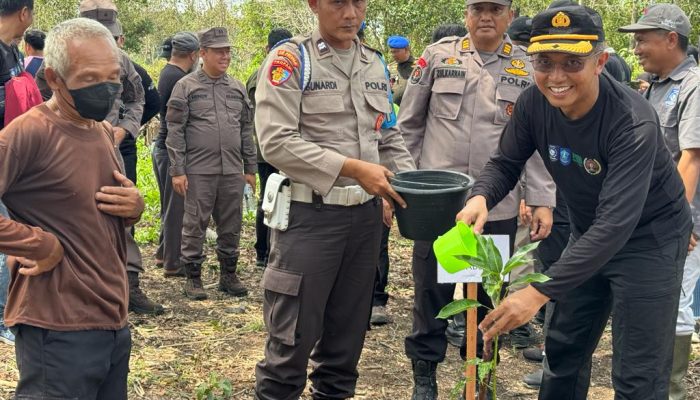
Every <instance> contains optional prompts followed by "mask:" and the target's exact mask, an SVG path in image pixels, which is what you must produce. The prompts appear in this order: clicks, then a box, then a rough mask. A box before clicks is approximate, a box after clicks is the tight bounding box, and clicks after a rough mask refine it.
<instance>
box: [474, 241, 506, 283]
mask: <svg viewBox="0 0 700 400" xmlns="http://www.w3.org/2000/svg"><path fill="white" fill-rule="evenodd" d="M476 239H477V240H478V242H479V246H478V251H477V252H478V253H479V256H481V257H482V259H483V260H484V261H486V265H485V266H484V270H486V271H489V272H496V273H499V274H500V273H501V267H502V263H503V260H502V259H501V258H500V257H497V252H498V249H496V245H495V244H494V243H493V239H491V238H487V237H485V236H482V235H477V236H476Z"/></svg>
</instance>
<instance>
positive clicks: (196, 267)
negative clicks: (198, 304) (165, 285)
mask: <svg viewBox="0 0 700 400" xmlns="http://www.w3.org/2000/svg"><path fill="white" fill-rule="evenodd" d="M185 275H187V280H186V281H185V296H187V298H188V299H192V300H205V299H206V298H207V292H205V291H204V286H202V278H201V276H202V266H201V265H200V264H195V263H187V264H185Z"/></svg>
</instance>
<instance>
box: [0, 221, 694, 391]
mask: <svg viewBox="0 0 700 400" xmlns="http://www.w3.org/2000/svg"><path fill="white" fill-rule="evenodd" d="M242 237H243V240H242V243H241V244H242V253H241V269H242V274H241V275H242V278H243V280H244V282H245V283H246V284H247V285H248V287H249V288H250V289H251V293H250V294H249V296H248V297H246V298H243V299H237V298H231V297H227V296H224V295H222V294H220V293H219V292H217V291H216V289H215V288H214V287H211V288H209V289H208V294H209V300H206V301H202V302H192V301H188V300H186V299H185V298H184V296H183V295H182V288H181V286H182V282H181V281H180V280H177V279H172V278H171V279H165V278H163V277H162V273H161V271H160V270H158V269H156V268H155V267H154V261H153V257H152V254H153V250H154V249H153V247H152V246H146V247H144V248H143V254H144V261H145V263H146V268H147V271H146V273H145V274H144V277H143V278H142V286H143V287H145V288H146V290H147V292H148V294H149V295H150V296H151V297H152V298H154V299H158V300H160V301H161V302H162V303H163V304H164V306H165V307H166V308H167V311H166V313H165V314H164V315H162V316H159V317H155V318H150V317H141V316H137V315H133V314H132V315H130V323H131V331H132V335H133V342H134V345H133V350H132V354H131V373H130V375H129V394H130V396H129V397H130V398H131V399H147V400H156V399H167V400H176V399H197V398H198V396H197V394H198V392H199V394H200V395H201V394H202V393H204V392H205V391H206V390H212V391H213V392H214V393H218V395H217V396H215V397H212V398H213V399H224V398H230V399H252V393H253V386H254V383H255V375H254V374H255V364H256V363H257V362H258V361H259V360H260V359H262V356H263V347H264V343H265V339H266V332H265V327H264V324H263V321H262V290H261V289H260V286H259V282H260V278H261V275H262V271H261V270H260V269H258V268H256V267H255V263H254V260H255V252H254V250H253V242H254V237H255V236H254V228H253V227H252V226H251V224H250V223H247V224H246V226H245V228H244V232H243V235H242ZM210 250H211V249H210ZM390 252H391V273H390V277H389V288H388V290H389V293H390V295H391V299H390V300H389V311H390V313H391V315H392V316H393V318H394V323H392V324H389V325H386V326H383V327H380V328H375V329H373V330H371V331H370V332H368V334H367V339H366V344H365V349H364V351H363V354H362V360H361V362H360V365H359V371H360V379H359V381H358V385H357V394H356V396H355V398H356V399H371V400H403V399H410V397H411V390H412V376H411V365H410V362H409V361H408V359H407V358H406V357H405V355H404V337H405V336H406V335H407V334H408V333H409V332H410V329H411V305H412V298H413V290H412V287H413V282H412V278H411V272H410V271H411V270H410V255H411V243H410V242H409V241H406V240H403V239H400V238H399V236H398V233H397V232H396V230H394V231H393V232H392V242H391V244H390ZM214 262H215V258H214V257H210V258H209V260H208V263H209V265H211V266H213V264H214ZM216 276H217V272H216V271H215V270H213V269H212V268H209V269H208V270H207V271H206V276H205V284H212V285H213V284H215V282H216ZM610 340H611V337H610V332H609V331H606V333H605V336H604V337H603V340H602V341H601V343H600V346H599V348H598V350H597V351H596V353H595V356H594V361H593V363H594V367H593V379H592V382H591V390H590V392H589V393H590V394H589V399H592V400H607V399H612V398H613V391H612V388H611V382H610V362H611V357H612V352H611V344H610ZM694 350H695V351H694V355H693V365H692V367H691V371H690V376H689V377H688V386H689V389H690V392H691V394H690V398H689V399H690V400H693V399H695V400H700V346H697V345H696V347H695V349H694ZM536 368H537V365H536V364H532V363H529V362H527V361H525V360H524V359H523V357H522V355H521V354H520V353H519V352H516V351H514V350H512V349H506V351H504V352H503V353H502V363H501V365H500V366H499V374H498V379H499V383H500V385H499V386H500V387H499V399H503V400H515V399H522V400H525V399H536V398H537V391H536V390H533V389H529V388H527V387H526V386H525V385H524V384H522V383H521V379H522V377H523V375H525V374H527V373H529V372H532V371H534V370H535V369H536ZM461 369H462V363H461V361H460V359H459V352H458V350H457V349H456V348H454V347H451V346H450V347H449V349H448V355H447V361H446V362H445V363H443V364H442V365H440V367H439V370H438V381H439V385H440V398H441V399H453V398H456V396H454V395H451V392H453V388H454V386H455V384H456V383H457V382H458V381H459V376H460V373H461ZM16 379H17V369H16V365H15V361H14V351H13V349H12V348H11V347H9V346H5V345H0V399H10V398H11V397H12V393H13V389H14V387H15V382H16ZM229 383H230V385H231V394H230V395H229V396H226V397H224V396H222V395H221V393H223V392H222V389H221V388H223V387H226V386H227V385H228V384H229ZM305 393H308V392H305ZM302 398H303V399H309V398H310V397H307V396H306V395H305V396H304V397H302Z"/></svg>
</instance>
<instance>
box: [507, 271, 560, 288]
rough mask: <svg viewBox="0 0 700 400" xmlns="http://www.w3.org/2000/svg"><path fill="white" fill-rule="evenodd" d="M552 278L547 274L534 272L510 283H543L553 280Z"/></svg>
mask: <svg viewBox="0 0 700 400" xmlns="http://www.w3.org/2000/svg"><path fill="white" fill-rule="evenodd" d="M551 279H552V278H550V277H548V276H547V275H544V274H540V273H534V274H527V275H525V276H521V277H520V278H518V279H516V280H514V281H513V282H511V283H510V285H511V286H517V285H527V284H528V283H534V282H537V283H543V282H547V281H549V280H551Z"/></svg>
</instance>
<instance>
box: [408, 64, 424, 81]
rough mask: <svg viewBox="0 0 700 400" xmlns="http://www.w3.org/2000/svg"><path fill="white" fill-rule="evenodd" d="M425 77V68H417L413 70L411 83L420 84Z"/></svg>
mask: <svg viewBox="0 0 700 400" xmlns="http://www.w3.org/2000/svg"><path fill="white" fill-rule="evenodd" d="M422 77H423V68H421V67H416V68H415V69H414V70H413V73H412V74H411V83H412V84H414V85H415V84H416V83H418V82H420V79H421V78H422Z"/></svg>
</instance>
